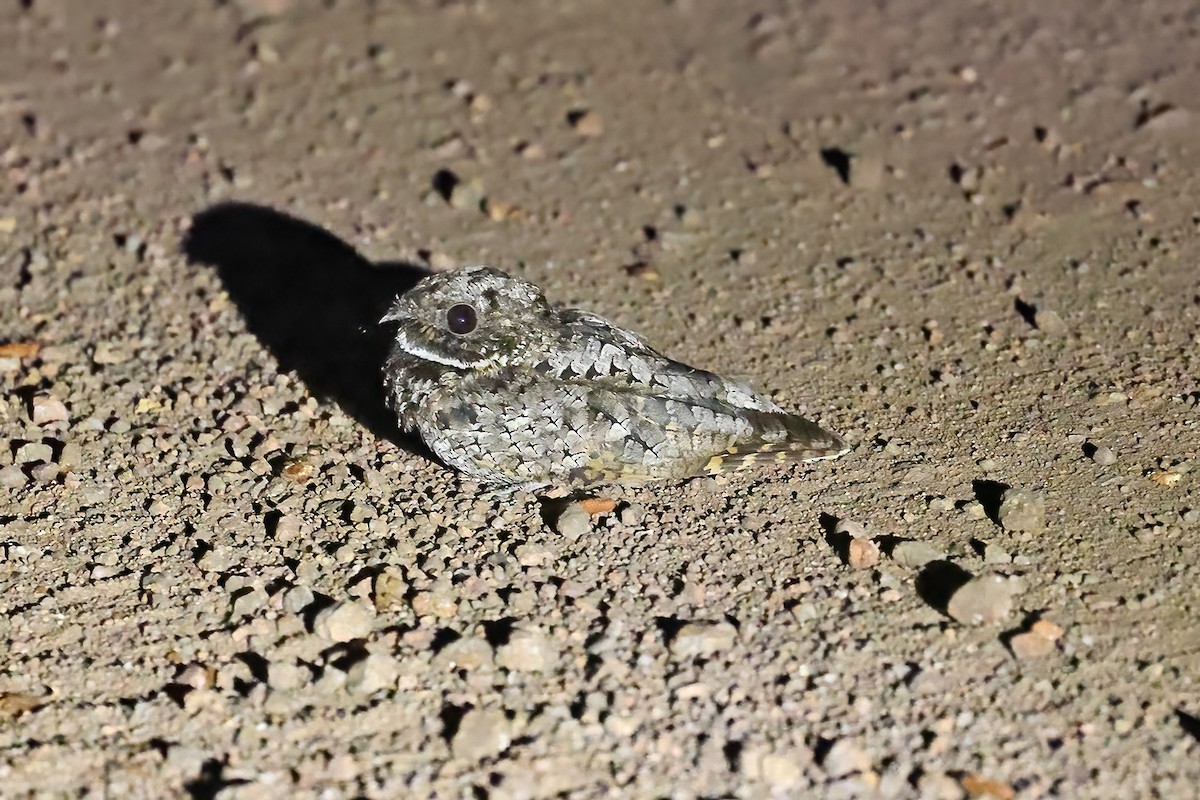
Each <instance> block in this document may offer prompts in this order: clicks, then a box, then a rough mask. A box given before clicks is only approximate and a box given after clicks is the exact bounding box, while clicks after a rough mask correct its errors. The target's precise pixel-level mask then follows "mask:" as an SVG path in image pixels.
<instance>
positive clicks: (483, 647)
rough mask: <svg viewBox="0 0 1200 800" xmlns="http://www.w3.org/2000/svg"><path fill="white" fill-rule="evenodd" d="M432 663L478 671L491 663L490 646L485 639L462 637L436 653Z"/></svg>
mask: <svg viewBox="0 0 1200 800" xmlns="http://www.w3.org/2000/svg"><path fill="white" fill-rule="evenodd" d="M433 660H434V663H435V664H438V665H439V666H442V667H448V668H453V669H479V668H480V667H485V666H488V665H490V664H491V663H492V646H491V645H490V644H488V643H487V640H486V639H481V638H479V637H477V636H464V637H463V638H461V639H455V640H454V641H453V642H451V643H450V644H448V645H446V646H445V647H443V648H442V649H441V650H439V651H438V654H437V656H435V657H434V659H433Z"/></svg>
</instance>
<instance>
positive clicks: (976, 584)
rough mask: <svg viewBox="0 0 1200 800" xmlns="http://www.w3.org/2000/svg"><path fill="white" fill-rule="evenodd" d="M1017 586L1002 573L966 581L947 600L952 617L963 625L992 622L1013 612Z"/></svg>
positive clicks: (948, 611) (947, 611)
mask: <svg viewBox="0 0 1200 800" xmlns="http://www.w3.org/2000/svg"><path fill="white" fill-rule="evenodd" d="M1014 589H1015V586H1014V585H1013V583H1012V582H1011V581H1009V580H1006V579H1005V578H1003V577H1001V576H999V575H980V576H978V577H975V578H972V579H971V580H969V581H967V582H966V583H964V584H963V585H962V586H960V587H959V588H958V589H957V590H955V592H954V595H953V596H952V597H951V598H950V602H949V603H947V604H946V613H947V614H949V615H950V617H951V619H954V620H955V621H956V622H960V623H962V624H964V625H990V624H993V623H997V622H1001V621H1002V620H1004V619H1006V618H1007V617H1008V615H1009V614H1010V613H1012V607H1013V593H1014Z"/></svg>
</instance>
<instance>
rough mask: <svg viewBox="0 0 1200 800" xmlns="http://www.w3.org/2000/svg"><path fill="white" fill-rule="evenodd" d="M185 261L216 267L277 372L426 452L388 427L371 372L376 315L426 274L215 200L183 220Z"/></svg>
mask: <svg viewBox="0 0 1200 800" xmlns="http://www.w3.org/2000/svg"><path fill="white" fill-rule="evenodd" d="M183 251H184V253H185V254H186V256H187V258H188V260H189V261H190V262H192V263H196V264H206V265H209V266H211V267H213V268H215V269H216V271H217V274H218V275H219V276H220V278H221V281H222V282H223V283H224V284H225V289H226V291H228V292H229V296H230V297H231V298H232V299H233V301H234V302H235V303H236V304H237V307H238V310H240V311H241V312H242V315H243V317H245V319H246V326H247V327H248V328H249V330H250V332H251V333H253V334H254V335H255V336H257V337H258V338H259V340H260V341H261V342H262V343H263V344H264V345H266V347H267V348H268V349H269V350H270V351H271V353H272V354H273V355H274V356H275V358H276V359H277V360H278V361H279V365H280V368H281V369H283V370H291V371H295V373H296V374H297V375H298V376H299V377H300V379H301V380H302V381H304V383H305V385H306V386H307V387H308V390H309V391H310V392H312V393H313V394H314V395H315V396H317V397H319V398H322V399H328V400H333V401H334V402H336V403H337V404H338V405H339V406H341V408H342V409H343V410H344V411H345V412H346V413H347V414H349V415H350V416H352V417H354V418H355V419H356V420H358V422H359V423H361V424H362V425H363V426H364V427H366V428H367V429H368V430H370V431H371V433H373V434H374V435H375V436H379V437H383V438H387V439H390V440H391V441H393V442H395V443H397V444H398V445H400V446H401V447H404V448H406V449H409V450H412V451H414V452H419V453H422V454H425V455H428V452H427V451H426V450H425V448H424V447H423V446H422V445H421V443H420V442H419V440H417V439H416V438H415V437H411V436H407V435H405V434H403V433H401V432H400V430H399V429H398V428H397V427H396V421H395V417H394V416H393V415H392V413H391V412H390V411H389V410H388V409H387V406H386V403H385V401H384V391H383V384H382V379H381V378H380V369H381V367H382V365H383V361H384V359H385V358H386V356H387V350H388V336H387V330H386V329H385V328H382V327H381V326H380V325H379V318H380V317H382V316H383V315H384V313H385V312H386V311H387V308H388V306H389V305H390V304H391V302H392V300H394V299H395V297H396V295H398V294H400V293H401V292H404V291H407V290H408V289H409V288H411V287H412V285H413V284H414V283H416V282H417V281H418V280H420V279H421V278H422V277H424V276H425V275H427V274H428V272H427V270H424V269H422V268H421V267H419V266H417V265H415V264H408V263H401V262H381V263H378V264H372V263H371V262H370V261H368V260H366V259H365V258H363V257H362V256H361V255H359V254H358V252H357V251H355V249H354V248H353V247H351V246H350V245H349V244H347V243H346V242H343V241H342V240H341V239H339V238H338V237H336V236H334V235H333V234H332V233H330V232H329V231H327V230H325V229H324V228H321V227H318V226H317V225H313V224H312V223H309V222H305V221H303V220H300V219H296V218H295V217H291V216H288V215H287V214H284V213H282V212H279V211H276V210H274V209H271V208H267V207H265V206H257V205H251V204H249V203H221V204H219V205H215V206H212V207H211V208H208V209H205V210H204V211H202V212H200V213H199V214H197V215H196V216H195V218H194V219H193V220H192V229H191V231H190V232H189V233H188V235H187V238H186V240H185V241H184V243H183Z"/></svg>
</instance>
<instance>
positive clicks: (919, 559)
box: [891, 540, 945, 569]
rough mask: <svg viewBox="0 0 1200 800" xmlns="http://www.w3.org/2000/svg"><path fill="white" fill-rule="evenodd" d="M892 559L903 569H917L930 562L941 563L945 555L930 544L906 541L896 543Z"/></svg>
mask: <svg viewBox="0 0 1200 800" xmlns="http://www.w3.org/2000/svg"><path fill="white" fill-rule="evenodd" d="M891 558H892V560H893V561H895V562H896V563H897V564H899V565H900V566H902V567H911V568H912V569H917V568H919V567H923V566H925V565H926V564H928V563H929V562H930V561H940V560H941V559H943V558H945V555H944V554H943V553H942V552H941V551H939V550H938V549H936V548H935V547H934V546H933V545H931V544H929V543H928V542H918V541H913V540H906V541H903V542H897V543H896V546H895V547H893V548H892V552H891Z"/></svg>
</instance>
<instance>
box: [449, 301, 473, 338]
mask: <svg viewBox="0 0 1200 800" xmlns="http://www.w3.org/2000/svg"><path fill="white" fill-rule="evenodd" d="M475 322H476V319H475V309H473V308H471V307H470V306H469V305H467V304H466V303H459V304H458V305H456V306H453V307H451V309H450V310H449V311H447V312H446V327H447V328H449V329H450V332H451V333H457V334H458V335H459V336H464V335H466V334H468V333H470V332H471V331H473V330H475Z"/></svg>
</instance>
